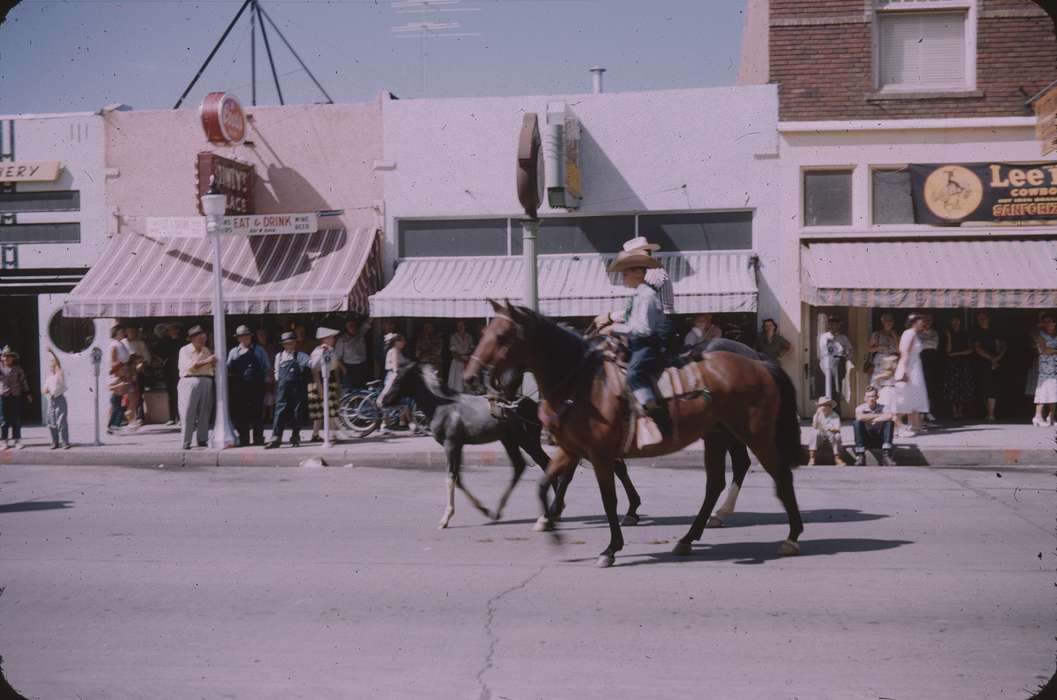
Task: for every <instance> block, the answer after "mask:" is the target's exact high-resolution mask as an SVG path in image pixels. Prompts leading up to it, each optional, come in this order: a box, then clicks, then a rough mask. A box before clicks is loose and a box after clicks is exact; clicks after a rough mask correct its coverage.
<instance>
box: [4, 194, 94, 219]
mask: <svg viewBox="0 0 1057 700" xmlns="http://www.w3.org/2000/svg"><path fill="white" fill-rule="evenodd" d="M80 208H81V193H80V192H78V191H77V190H62V191H59V192H0V214H18V213H21V212H27V211H34V212H36V211H79V210H80Z"/></svg>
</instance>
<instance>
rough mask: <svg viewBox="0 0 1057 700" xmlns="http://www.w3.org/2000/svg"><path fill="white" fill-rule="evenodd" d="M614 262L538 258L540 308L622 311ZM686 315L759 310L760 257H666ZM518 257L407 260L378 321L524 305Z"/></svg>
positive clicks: (552, 312) (377, 308) (376, 309)
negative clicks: (504, 303)
mask: <svg viewBox="0 0 1057 700" xmlns="http://www.w3.org/2000/svg"><path fill="white" fill-rule="evenodd" d="M613 257H614V256H613V255H598V254H587V255H541V256H539V261H538V268H539V282H538V284H539V308H540V311H541V312H543V313H545V314H547V315H548V316H554V317H569V316H594V315H595V314H598V313H600V312H602V311H604V310H606V309H612V308H622V307H623V304H624V301H623V299H624V298H625V297H626V296H628V295H630V293H631V292H630V290H629V289H627V288H625V287H624V286H623V285H622V284H621V282H620V276H619V275H610V274H607V273H606V266H607V265H609V263H610V262H611V261H612V259H613ZM657 258H658V259H659V260H661V262H662V263H663V264H664V267H665V269H666V270H667V272H668V274H669V275H670V276H671V278H672V287H673V289H674V291H675V312H676V313H680V314H690V313H704V312H712V313H715V312H728V311H749V312H752V311H755V310H756V296H757V292H756V256H755V255H754V254H753V253H748V252H739V253H727V252H689V253H660V254H658V255H657ZM523 270H524V267H523V261H522V258H521V257H519V256H497V257H462V258H407V259H405V260H402V261H401V262H400V264H399V265H398V266H397V268H396V274H395V275H394V276H393V279H392V280H391V281H390V282H389V284H388V285H386V287H385V288H384V289H383V290H381V291H380V292H378V293H377V294H375V295H374V296H372V297H371V299H370V305H371V315H372V316H419V317H436V318H483V317H486V316H489V315H491V313H492V309H491V307H490V306H488V304H487V302H486V300H487V299H510V300H511V301H515V302H519V303H520V302H521V298H522V294H523V287H524V283H523V281H522V280H523V277H522V275H523Z"/></svg>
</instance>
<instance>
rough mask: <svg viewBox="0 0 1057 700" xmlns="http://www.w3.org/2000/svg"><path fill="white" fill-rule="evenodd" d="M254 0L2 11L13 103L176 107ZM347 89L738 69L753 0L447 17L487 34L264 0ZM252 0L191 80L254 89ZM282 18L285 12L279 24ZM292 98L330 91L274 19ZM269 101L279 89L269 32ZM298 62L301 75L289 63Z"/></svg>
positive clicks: (53, 0) (579, 0) (492, 5)
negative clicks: (407, 31)
mask: <svg viewBox="0 0 1057 700" xmlns="http://www.w3.org/2000/svg"><path fill="white" fill-rule="evenodd" d="M240 5H241V0H198V1H197V2H188V1H184V0H132V1H130V2H112V1H109V0H22V2H21V3H20V4H19V5H17V6H16V7H15V8H14V9H13V10H12V11H11V12H10V14H9V15H8V17H7V20H6V21H5V22H4V24H3V25H0V113H4V114H11V113H25V112H65V111H82V110H95V109H98V108H99V107H102V106H103V105H106V104H110V103H113V102H124V103H126V104H130V105H132V106H133V107H134V108H136V109H165V108H169V107H171V106H172V105H173V104H174V103H175V101H176V99H177V98H178V97H179V95H180V93H182V92H183V90H184V88H185V87H186V86H187V84H188V83H189V82H190V80H191V78H192V77H193V76H194V74H195V72H196V71H197V69H198V67H199V65H200V64H201V62H202V61H203V60H204V59H205V57H206V55H208V53H209V50H210V49H211V48H212V47H213V44H214V43H215V42H216V40H217V39H218V38H219V37H220V35H221V33H222V32H223V30H224V28H225V27H226V26H227V24H228V22H229V21H230V20H231V18H232V17H234V15H235V13H236V12H237V11H238V9H239V6H240ZM261 5H262V7H263V8H264V9H265V11H266V12H267V13H268V14H270V15H271V17H272V18H273V19H274V20H275V22H276V23H277V24H278V25H279V27H280V28H281V29H282V31H283V33H284V34H285V35H286V37H287V38H288V39H289V41H290V43H291V44H292V45H293V47H294V48H295V49H296V50H297V52H298V53H299V54H300V55H301V58H302V59H304V61H305V62H306V63H307V64H308V66H309V68H311V69H312V71H313V73H315V75H316V77H317V78H318V79H319V81H320V82H321V83H322V84H323V86H324V87H325V88H326V89H327V91H328V92H329V93H330V95H331V96H332V97H333V98H334V100H335V101H336V102H356V101H364V100H368V99H371V98H372V97H374V96H375V95H376V94H377V93H378V91H379V90H382V89H387V90H390V91H392V92H393V93H395V94H397V95H398V96H400V97H406V98H413V97H421V96H423V95H425V96H430V97H452V96H478V95H517V94H548V93H563V92H581V91H586V90H588V89H589V86H590V74H589V73H588V70H587V69H588V68H589V67H590V66H591V65H593V64H601V65H604V66H605V67H606V68H607V69H608V72H607V73H606V89H607V91H622V90H646V89H664V88H680V87H703V86H710V85H730V84H733V83H734V81H735V77H736V75H737V66H738V52H739V48H740V44H741V22H742V17H743V12H744V6H745V0H462V2H461V3H459V4H458V5H456V7H458V8H463V9H462V11H457V12H440V11H436V10H434V11H433V12H432V13H431V16H430V17H429V18H428V20H429V21H432V22H452V21H454V22H459V23H461V25H462V26H461V28H459V29H454V30H450V31H451V32H452V33H460V34H477V35H478V36H462V37H444V38H436V39H429V40H424V41H423V40H419V39H398V38H395V35H394V32H393V31H392V28H393V27H397V26H400V25H404V24H406V23H408V22H414V21H420V19H421V18H422V15H420V14H400V13H399V12H397V10H396V9H394V7H393V3H392V2H391V1H390V0H377V1H376V0H332V1H329V2H328V1H325V0H261ZM248 14H249V13H248V11H247V13H246V14H244V15H243V17H242V19H240V21H239V24H238V25H237V26H236V28H235V29H234V30H233V31H232V34H231V36H229V37H228V40H227V41H226V42H225V44H224V46H223V47H222V48H221V50H220V52H219V53H218V54H217V56H216V58H215V59H214V60H213V63H212V64H211V65H210V67H209V68H208V69H207V70H206V72H205V73H204V74H203V76H202V78H201V80H200V81H199V83H198V84H197V85H196V87H195V89H194V90H193V91H192V92H191V94H190V95H189V96H188V98H187V100H186V102H185V106H190V107H197V105H198V103H199V102H200V101H201V98H202V96H203V95H204V94H205V93H206V92H208V91H211V90H220V89H222V90H228V91H233V92H235V93H236V94H237V95H238V96H239V97H240V98H241V99H242V101H243V102H244V103H245V104H249V103H250V41H249V22H248ZM269 29H270V27H269ZM269 39H270V41H271V45H272V52H273V55H274V57H275V62H276V69H277V71H278V72H279V73H280V75H281V76H282V78H281V83H280V84H281V86H282V90H283V96H284V97H285V99H286V103H287V104H292V103H305V102H317V101H321V100H322V99H323V97H322V95H321V94H320V93H319V91H318V90H317V89H316V88H315V87H314V86H313V84H312V83H311V81H310V80H309V78H308V76H307V75H306V74H305V73H303V72H301V71H300V70H299V67H298V64H297V62H296V61H295V59H294V58H293V56H292V55H291V54H290V53H289V51H288V50H287V49H286V47H285V46H283V45H282V43H281V41H280V40H279V38H278V37H277V36H275V34H274V33H271V32H270V33H269ZM257 61H258V64H257V76H258V103H259V104H278V100H277V98H276V93H275V89H274V87H273V85H272V80H271V73H270V71H269V69H268V64H267V56H266V54H265V52H264V47H263V44H262V42H261V40H260V35H259V33H258V38H257ZM283 74H286V75H283Z"/></svg>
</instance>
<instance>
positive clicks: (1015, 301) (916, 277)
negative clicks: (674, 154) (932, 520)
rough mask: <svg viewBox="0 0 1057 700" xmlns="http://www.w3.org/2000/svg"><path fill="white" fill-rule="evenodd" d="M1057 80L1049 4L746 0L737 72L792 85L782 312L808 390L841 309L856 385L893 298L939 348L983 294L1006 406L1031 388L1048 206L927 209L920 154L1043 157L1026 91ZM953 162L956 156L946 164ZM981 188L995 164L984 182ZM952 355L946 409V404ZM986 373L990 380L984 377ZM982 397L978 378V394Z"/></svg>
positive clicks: (1013, 415) (937, 392)
mask: <svg viewBox="0 0 1057 700" xmlns="http://www.w3.org/2000/svg"><path fill="white" fill-rule="evenodd" d="M1055 79H1057V39H1055V24H1054V20H1051V18H1050V17H1049V16H1048V15H1047V11H1046V10H1045V9H1044V8H1043V3H1035V2H1030V1H1028V0H844V1H840V0H769V2H768V0H749V3H748V11H747V13H746V22H745V27H744V39H743V47H742V64H741V69H740V73H739V82H741V83H742V84H754V83H773V84H777V85H778V94H779V125H778V130H779V162H780V166H779V171H780V173H781V176H780V177H781V182H780V187H779V191H780V192H781V195H780V202H779V203H778V206H779V209H780V213H779V220H780V221H781V224H780V225H781V227H782V232H781V236H780V240H781V241H782V253H781V254H782V257H783V259H785V260H796V261H798V264H797V265H791V264H790V265H785V266H784V269H786V270H793V269H795V270H796V271H797V272H796V273H795V274H788V275H783V277H782V282H781V290H780V291H779V293H778V297H779V298H780V299H782V300H783V304H782V312H783V316H782V317H781V318H780V319H777V320H778V321H779V326H780V328H781V330H782V332H783V333H784V334H786V335H787V337H789V339H790V340H791V341H794V346H795V347H797V350H798V354H797V357H796V358H795V363H796V365H797V366H795V367H794V366H793V362H794V361H793V360H791V361H790V362H789V366H788V367H787V369H789V370H795V371H796V376H797V380H798V382H799V383H800V386H801V389H802V395H803V396H804V401H803V403H804V406H803V407H802V408H803V409H804V410H807V407H808V403H809V397H810V396H815V395H817V393H818V391H819V389H820V380H821V370H820V368H819V362H818V347H817V345H818V343H817V338H818V335H819V333H820V332H821V331H822V330H824V329H825V323H826V320H827V319H828V318H829V317H832V316H836V317H837V318H839V319H841V320H842V321H843V322H844V324H845V328H846V330H847V332H848V335H849V337H850V339H851V341H852V343H853V345H854V347H855V350H854V352H853V353H852V356H851V357H848V358H847V359H848V360H849V361H850V362H851V363H852V365H854V367H853V368H851V370H850V372H849V374H848V378H849V381H848V382H847V383H846V388H845V393H846V395H847V398H848V399H849V402H857V399H858V397H859V396H860V395H861V391H862V389H863V388H864V387H865V386H866V385H867V384H868V383H869V382H870V381H872V380H873V379H874V378H873V377H872V376H871V374H870V373H867V372H863V371H862V369H861V368H862V367H863V366H864V364H866V361H867V359H868V345H869V339H870V335H871V333H872V332H873V331H875V330H877V329H878V328H879V326H880V317H881V315H882V314H884V313H892V314H893V315H894V316H895V317H896V321H897V327H898V329H899V330H902V320H903V319H904V318H905V317H906V316H907V315H908V314H909V313H910V312H911V311H912V310H925V311H928V312H930V313H932V314H933V315H934V316H935V318H936V325H937V327H938V328H939V330H940V338H941V343H940V345H941V348H940V350H941V353H942V351H943V349H944V348H943V345H944V342H943V338H944V335H945V331H946V330H947V329H948V328H949V327H950V325H951V320H952V319H953V318H954V317H958V318H960V319H961V321H962V325H963V327H968V328H970V329H973V327H974V325H975V323H976V320H975V319H976V313H977V312H978V311H981V310H983V311H986V312H988V313H989V314H990V315H991V317H992V326H993V327H994V328H995V329H996V330H997V331H998V333H999V335H1000V336H1002V337H1003V338H1004V340H1005V341H1006V343H1007V345H1008V352H1007V354H1006V357H1005V358H1004V360H1003V363H1002V366H1001V368H1000V372H1001V377H1002V382H1001V387H1002V388H1001V391H1000V395H999V396H998V397H997V398H998V417H999V418H1000V419H1001V418H1003V417H1004V418H1007V419H1016V420H1022V419H1023V418H1024V417H1025V416H1026V415H1028V414H1029V412H1030V410H1031V406H1032V403H1033V396H1032V395H1031V394H1033V387H1034V380H1033V375H1032V372H1033V368H1034V363H1035V361H1036V357H1035V355H1034V354H1033V350H1032V348H1033V343H1032V341H1031V337H1030V333H1031V331H1032V330H1033V329H1034V328H1035V324H1036V321H1037V317H1038V314H1039V313H1040V312H1041V311H1042V310H1044V309H1050V308H1051V307H1053V306H1057V289H1055V287H1057V283H1055V282H1054V279H1055V278H1057V273H1055V271H1054V270H1053V269H1052V268H1053V265H1052V263H1051V262H1050V261H1051V260H1052V259H1053V258H1054V257H1057V228H1055V226H1054V225H1053V224H1054V222H1051V221H1018V222H1015V223H1008V222H1002V221H999V220H997V218H998V217H992V218H991V220H987V218H988V217H986V216H980V215H979V212H982V211H985V210H986V211H991V210H990V209H989V208H988V207H987V206H986V204H985V205H983V206H982V207H980V208H978V211H977V212H976V213H975V214H974V215H973V216H970V217H968V219H976V220H965V221H962V220H957V221H954V220H952V221H945V222H944V224H945V225H934V224H930V223H923V221H925V218H924V217H923V216H922V215H921V213H920V211H916V210H915V206H918V207H919V208H920V207H921V201H920V200H921V199H922V198H923V194H922V192H923V190H921V189H920V187H921V186H920V184H919V193H918V195H917V196H918V201H915V196H914V194H913V192H914V190H913V188H914V184H913V183H914V178H913V176H912V173H911V169H910V168H909V167H908V166H910V165H912V164H921V165H929V164H932V165H935V164H965V165H971V164H1000V167H1003V168H1005V167H1019V168H1021V169H1024V168H1030V167H1031V165H1032V164H1036V165H1038V166H1039V167H1040V168H1041V167H1042V166H1044V165H1046V164H1047V162H1048V161H1049V162H1052V159H1053V155H1052V154H1051V155H1049V156H1047V157H1045V158H1043V157H1042V156H1041V149H1040V141H1038V140H1037V139H1036V137H1035V133H1034V125H1035V119H1034V116H1033V112H1032V107H1031V106H1030V104H1028V103H1029V100H1030V99H1031V98H1032V97H1034V96H1036V95H1037V94H1038V93H1039V92H1041V91H1042V90H1043V89H1044V88H1046V87H1048V86H1049V85H1050V84H1051V83H1052V82H1053V81H1054V80H1055ZM943 167H950V166H948V165H944V166H943ZM980 186H981V188H982V189H984V190H985V191H986V190H987V187H989V186H990V185H988V184H987V183H986V181H984V182H982V183H981V185H980ZM943 382H944V379H943V367H942V362H941V363H940V365H939V366H938V367H937V369H936V371H935V373H934V375H933V377H932V385H933V386H932V390H933V391H932V399H933V400H932V402H931V403H932V404H934V405H933V406H932V408H933V409H934V410H933V413H936V414H938V415H943V414H945V413H946V412H947V411H948V410H949V404H948V402H947V401H946V399H945V398H944V391H943V389H944V386H943ZM977 388H979V387H977ZM983 398H985V397H984V396H983V395H981V394H980V393H979V392H978V395H977V397H976V399H977V403H976V407H977V408H976V410H977V412H978V415H982V412H983V410H984V407H985V406H986V404H985V403H984V402H983V401H982V399H983Z"/></svg>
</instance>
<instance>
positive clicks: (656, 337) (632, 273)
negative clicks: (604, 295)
mask: <svg viewBox="0 0 1057 700" xmlns="http://www.w3.org/2000/svg"><path fill="white" fill-rule="evenodd" d="M660 266H661V264H660V263H659V262H657V260H656V259H654V258H652V257H650V256H649V255H648V254H647V253H645V252H643V251H641V250H633V251H630V252H629V251H626V250H625V251H621V252H620V253H619V254H618V255H617V259H616V260H614V261H613V264H612V265H610V266H609V270H608V272H610V273H614V272H619V273H621V274H622V275H623V278H624V286H626V287H629V288H631V289H633V290H635V293H634V295H632V297H631V299H629V300H628V307H627V309H626V311H625V312H624V314H623V316H622V317H621V318H620V319H619V320H618V319H615V318H614V316H613V314H611V313H608V314H602V315H600V316H598V317H597V318H595V325H596V326H598V327H599V329H600V330H599V332H600V333H602V334H603V335H610V334H615V335H622V336H625V337H626V338H627V340H628V349H629V350H630V351H631V360H630V361H629V362H628V378H627V382H628V388H629V389H631V393H632V394H633V395H634V396H635V398H636V399H637V400H638V402H639V403H640V404H641V405H642V407H643V409H644V410H645V412H646V415H648V416H649V417H650V418H652V419H653V422H654V423H656V424H657V427H658V428H659V429H660V430H661V432H662V433H664V434H670V433H671V427H672V426H671V419H670V418H669V416H668V409H667V407H666V406H665V404H664V402H663V401H659V400H658V399H657V397H655V396H654V394H653V381H654V379H656V377H657V375H659V374H660V373H661V371H662V370H663V369H664V346H665V342H666V339H667V330H668V321H667V319H666V318H665V315H664V308H663V306H662V305H661V298H660V295H659V294H658V292H657V290H656V289H654V288H653V287H652V286H650V285H649V284H647V283H646V271H647V270H653V269H657V268H659V267H660ZM614 320H616V321H617V322H616V323H614V322H613V321H614Z"/></svg>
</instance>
